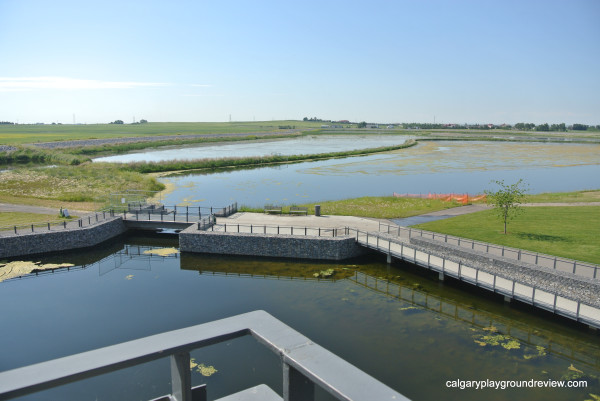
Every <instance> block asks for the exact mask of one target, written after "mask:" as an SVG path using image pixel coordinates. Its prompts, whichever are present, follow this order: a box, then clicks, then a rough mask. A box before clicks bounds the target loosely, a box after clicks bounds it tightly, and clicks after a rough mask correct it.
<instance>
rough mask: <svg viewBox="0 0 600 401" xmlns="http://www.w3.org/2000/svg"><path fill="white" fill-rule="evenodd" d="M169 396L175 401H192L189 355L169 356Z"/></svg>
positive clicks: (184, 353)
mask: <svg viewBox="0 0 600 401" xmlns="http://www.w3.org/2000/svg"><path fill="white" fill-rule="evenodd" d="M171 395H172V396H173V398H174V399H175V400H177V401H192V375H191V371H190V354H189V353H187V352H182V353H177V354H173V355H171Z"/></svg>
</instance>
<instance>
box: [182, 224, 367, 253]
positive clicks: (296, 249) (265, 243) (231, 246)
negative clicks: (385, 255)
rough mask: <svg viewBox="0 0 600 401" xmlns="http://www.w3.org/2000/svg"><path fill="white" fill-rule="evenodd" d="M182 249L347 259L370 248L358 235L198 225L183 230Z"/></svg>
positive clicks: (186, 250) (200, 251)
mask: <svg viewBox="0 0 600 401" xmlns="http://www.w3.org/2000/svg"><path fill="white" fill-rule="evenodd" d="M179 249H180V250H181V251H182V252H197V253H218V254H223V255H247V256H269V257H283V258H298V259H326V260H343V259H348V258H352V257H355V256H359V255H362V254H364V253H365V252H366V251H365V249H364V248H362V247H361V246H360V245H358V244H357V243H356V241H355V239H354V238H352V237H347V236H342V237H311V236H296V235H293V236H292V235H274V234H273V235H272V234H247V233H225V232H220V231H199V230H198V229H197V228H196V227H195V226H192V227H189V228H188V229H186V230H183V231H181V232H180V233H179Z"/></svg>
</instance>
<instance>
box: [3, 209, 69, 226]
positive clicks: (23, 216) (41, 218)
mask: <svg viewBox="0 0 600 401" xmlns="http://www.w3.org/2000/svg"><path fill="white" fill-rule="evenodd" d="M76 217H77V216H71V219H73V218H76ZM62 220H67V221H68V220H69V219H64V218H62V217H60V216H59V215H58V210H57V213H56V214H39V213H22V212H0V229H7V228H11V227H12V226H21V225H27V224H35V223H46V222H53V221H62Z"/></svg>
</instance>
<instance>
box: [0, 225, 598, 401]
mask: <svg viewBox="0 0 600 401" xmlns="http://www.w3.org/2000/svg"><path fill="white" fill-rule="evenodd" d="M166 247H177V240H176V239H169V238H164V237H162V238H156V237H139V236H130V237H125V238H124V239H120V240H115V241H112V242H109V243H105V244H103V246H101V247H97V248H96V249H95V250H92V251H89V252H70V253H63V254H62V255H56V256H44V257H40V258H36V261H38V260H39V261H41V262H42V263H57V262H61V263H63V262H70V263H73V264H75V265H76V266H75V267H74V268H71V269H70V270H69V271H67V270H64V269H63V270H57V271H56V272H54V273H51V272H46V273H44V274H40V275H38V276H35V275H33V276H27V277H26V278H22V279H11V280H7V281H4V282H2V283H0V316H2V357H1V358H0V370H6V369H10V368H15V367H18V366H23V365H27V364H31V363H35V362H40V361H44V360H48V359H52V358H57V357H61V356H65V355H68V354H72V353H77V352H82V351H86V350H90V349H94V348H97V347H102V346H107V345H111V344H115V343H119V342H123V341H128V340H132V339H135V338H139V337H143V336H147V335H151V334H155V333H159V332H163V331H166V330H172V329H177V328H182V327H187V326H190V325H194V324H199V323H203V322H208V321H211V320H214V319H219V318H223V317H226V316H232V315H236V314H239V313H244V312H248V311H251V310H256V309H264V310H266V311H267V312H269V313H271V314H272V315H274V316H275V317H277V318H278V319H280V320H282V321H283V322H285V323H286V324H288V325H290V326H292V327H293V328H295V329H297V330H298V331H300V332H302V333H303V334H305V335H306V336H308V337H309V338H311V339H312V340H313V341H315V342H317V343H319V344H320V345H322V346H324V347H326V348H328V349H329V350H331V351H332V352H334V353H336V354H338V355H339V356H341V357H343V358H344V359H346V360H348V361H349V362H351V363H353V364H355V365H357V366H358V367H359V368H361V369H363V370H365V371H366V372H368V373H370V374H371V375H374V376H375V377H376V378H378V379H379V380H381V381H383V382H384V383H386V384H387V385H389V386H391V387H393V388H394V389H396V390H398V391H399V392H401V393H403V394H405V395H406V396H408V397H409V398H411V399H414V400H435V399H444V400H481V399H486V400H505V399H512V400H515V401H516V400H549V399H561V400H562V399H565V400H581V401H583V400H585V399H589V397H590V396H589V394H590V393H591V394H600V383H599V381H598V380H599V377H600V346H599V344H600V341H598V334H597V333H594V332H590V331H587V330H586V329H583V328H581V327H578V326H574V325H573V324H571V323H568V322H566V321H563V320H559V319H556V318H553V317H551V316H550V315H547V314H545V313H543V314H541V313H540V312H537V311H533V310H531V309H529V308H527V307H523V306H519V305H517V304H516V303H513V304H505V303H503V302H502V300H501V299H500V298H495V297H490V296H489V293H485V294H484V293H482V292H479V291H475V290H473V289H470V288H469V287H467V286H462V285H460V284H458V283H456V282H453V281H447V282H444V283H442V282H439V281H438V279H437V276H431V275H428V274H426V273H423V272H422V271H419V270H418V269H414V268H411V267H410V266H409V265H404V264H400V263H398V264H394V265H392V266H387V265H386V264H385V261H384V260H382V259H381V258H380V257H379V256H374V255H372V256H366V257H363V258H360V259H355V260H351V261H348V262H344V263H323V262H317V261H294V260H278V259H257V258H243V257H225V256H209V255H198V254H188V253H184V254H172V255H170V256H164V257H163V256H157V255H156V254H152V253H148V251H151V250H153V249H154V250H156V248H166ZM328 268H333V269H335V270H336V274H335V275H334V277H333V279H320V280H317V279H314V277H313V274H314V273H315V272H318V271H320V270H324V269H328ZM192 357H193V358H194V359H195V360H196V362H197V363H198V364H204V365H205V366H206V367H210V366H212V367H214V369H216V372H213V374H211V375H207V374H208V373H210V371H209V372H207V371H204V372H203V373H204V374H203V373H202V372H200V371H198V369H197V368H195V369H194V370H193V372H192V381H193V384H194V385H197V384H200V383H207V384H208V391H209V399H213V398H218V397H221V396H224V395H226V394H229V393H232V392H235V391H238V390H241V389H243V388H248V387H250V386H253V385H256V384H259V383H267V384H268V385H269V386H271V387H272V388H273V389H275V390H276V391H281V380H282V379H281V368H280V363H279V361H278V358H277V356H275V355H272V354H270V353H269V351H266V350H264V348H262V347H261V346H260V345H258V344H256V342H255V341H254V340H252V339H249V338H242V339H239V340H235V341H230V342H228V343H225V344H221V345H217V346H212V347H208V348H204V349H201V350H198V351H195V352H194V353H193V354H192ZM209 370H210V369H209ZM569 378H570V379H574V378H579V379H583V380H587V383H588V387H587V388H578V389H573V388H563V389H556V388H554V389H548V388H545V389H544V388H521V389H507V390H490V389H487V390H474V389H466V390H459V389H448V388H447V387H446V382H447V381H448V380H486V379H490V380H532V379H534V380H541V381H545V380H548V379H554V380H561V379H569ZM168 391H169V363H168V360H160V361H157V362H155V363H149V364H146V365H142V366H139V367H134V368H130V369H126V370H124V371H120V372H118V373H114V374H108V375H103V376H100V377H98V378H95V379H91V380H87V381H85V382H82V383H79V384H73V385H69V386H64V387H61V388H57V389H55V390H51V391H49V392H46V393H42V394H38V395H32V396H30V397H26V399H28V400H48V399H71V400H96V399H97V400H125V399H131V400H133V399H135V400H138V399H139V400H147V399H151V398H153V397H157V396H159V395H162V394H166V393H168ZM319 399H321V400H325V399H328V398H327V397H325V396H322V395H320V398H319Z"/></svg>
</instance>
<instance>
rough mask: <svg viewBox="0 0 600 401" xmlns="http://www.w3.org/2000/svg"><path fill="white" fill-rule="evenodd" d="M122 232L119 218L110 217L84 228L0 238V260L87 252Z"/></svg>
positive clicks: (123, 228) (125, 229) (123, 230)
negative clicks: (86, 250) (61, 252)
mask: <svg viewBox="0 0 600 401" xmlns="http://www.w3.org/2000/svg"><path fill="white" fill-rule="evenodd" d="M125 231H127V228H126V227H125V225H124V224H123V220H122V219H121V217H113V218H111V219H107V220H105V221H103V222H100V223H98V224H94V225H93V226H88V227H83V228H72V229H65V230H60V231H48V232H41V233H31V234H21V235H15V236H9V237H0V258H8V257H14V256H21V255H34V254H38V253H46V252H57V251H65V250H69V249H77V248H86V247H89V246H94V245H97V244H99V243H101V242H104V241H106V240H108V239H111V238H113V237H116V236H117V235H120V234H122V233H124V232H125Z"/></svg>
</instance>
